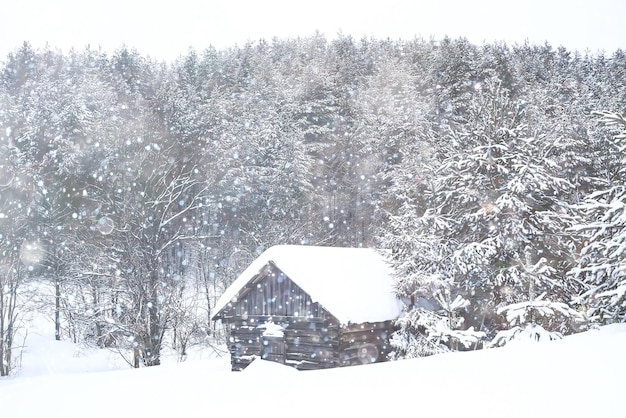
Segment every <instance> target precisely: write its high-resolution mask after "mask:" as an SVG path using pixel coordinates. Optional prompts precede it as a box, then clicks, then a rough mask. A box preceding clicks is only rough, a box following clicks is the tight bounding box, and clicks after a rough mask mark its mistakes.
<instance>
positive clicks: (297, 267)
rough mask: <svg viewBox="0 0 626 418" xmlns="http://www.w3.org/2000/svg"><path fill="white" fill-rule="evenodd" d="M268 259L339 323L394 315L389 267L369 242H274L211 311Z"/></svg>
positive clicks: (234, 297)
mask: <svg viewBox="0 0 626 418" xmlns="http://www.w3.org/2000/svg"><path fill="white" fill-rule="evenodd" d="M270 261H272V262H273V263H274V264H275V265H276V266H277V267H278V268H279V269H280V270H281V271H282V272H283V273H285V274H286V275H287V276H288V277H289V278H290V279H291V280H292V281H293V282H295V283H296V284H297V285H298V286H300V287H301V288H302V290H304V291H305V292H307V293H308V294H309V295H310V296H311V298H312V299H313V302H318V303H320V304H321V305H322V306H323V307H324V308H325V309H326V310H328V312H330V313H331V314H332V315H334V316H335V317H336V318H337V319H338V320H339V321H340V322H341V323H348V322H352V323H361V322H380V321H387V320H391V319H395V318H397V317H398V316H399V315H400V313H401V310H402V304H401V302H400V301H399V300H398V299H397V298H396V297H395V295H394V292H393V274H392V269H391V267H390V266H389V264H388V263H387V261H386V260H385V257H384V255H383V254H382V253H380V252H378V251H376V250H374V249H370V248H342V247H318V246H302V245H279V246H275V247H271V248H269V249H267V250H266V251H265V252H263V253H262V254H261V255H260V256H259V257H258V258H257V259H256V260H254V261H253V262H252V264H250V266H249V267H248V268H247V269H246V270H245V271H244V272H243V273H241V275H240V276H239V277H238V278H237V279H236V280H235V281H234V282H233V284H232V285H230V287H229V288H228V289H226V291H225V292H224V294H223V295H222V297H221V298H220V299H219V300H218V301H217V304H216V306H215V310H214V315H215V314H217V313H218V312H220V311H221V310H222V309H223V308H224V307H226V305H227V304H228V303H231V302H235V301H236V300H237V298H238V297H239V296H240V295H239V292H240V291H241V290H242V289H243V287H244V286H245V285H246V284H247V283H248V282H249V281H250V280H251V279H252V278H253V277H254V276H255V275H256V274H257V273H259V271H260V270H261V269H262V268H263V267H264V266H265V265H266V264H267V263H269V262H270Z"/></svg>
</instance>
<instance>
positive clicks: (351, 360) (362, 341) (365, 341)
mask: <svg viewBox="0 0 626 418" xmlns="http://www.w3.org/2000/svg"><path fill="white" fill-rule="evenodd" d="M393 331H394V325H393V321H385V322H371V323H370V322H366V323H362V324H349V325H343V326H342V327H341V330H340V337H339V353H340V354H339V360H338V363H339V364H338V365H339V366H352V365H357V364H367V363H377V362H381V361H386V360H387V358H388V355H389V353H390V352H391V345H390V344H389V337H390V336H391V334H392V333H393Z"/></svg>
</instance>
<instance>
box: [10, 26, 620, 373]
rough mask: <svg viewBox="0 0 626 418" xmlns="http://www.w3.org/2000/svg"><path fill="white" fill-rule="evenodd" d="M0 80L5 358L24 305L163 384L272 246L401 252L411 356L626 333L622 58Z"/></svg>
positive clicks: (123, 66)
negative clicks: (165, 365)
mask: <svg viewBox="0 0 626 418" xmlns="http://www.w3.org/2000/svg"><path fill="white" fill-rule="evenodd" d="M0 65H1V67H0V318H1V319H2V321H1V322H0V358H2V361H0V365H1V370H2V374H3V375H4V374H8V373H9V371H10V368H11V365H12V364H14V360H15V359H12V358H11V355H12V354H11V353H12V348H13V347H14V346H15V344H16V341H14V338H15V335H16V331H17V329H18V328H19V327H21V326H23V322H21V321H22V318H23V314H24V309H25V306H27V305H28V306H33V304H36V306H38V307H39V308H38V309H41V310H43V311H45V312H48V313H49V315H50V316H51V318H54V322H55V324H56V337H57V339H67V340H71V341H74V342H81V343H88V344H94V345H97V346H100V347H109V348H112V349H117V350H119V351H120V353H122V354H123V353H126V352H130V353H132V355H130V356H129V357H128V361H129V363H130V364H132V365H133V366H137V367H138V366H139V365H148V366H150V365H158V364H159V363H160V354H161V351H162V350H163V349H164V348H165V347H168V348H170V349H173V350H175V351H176V352H178V353H179V354H180V355H181V358H183V357H184V355H185V353H186V350H187V349H188V348H189V347H190V346H192V345H194V344H209V343H210V341H213V340H212V337H215V336H217V335H219V329H215V326H214V324H212V323H211V320H210V311H211V308H212V306H213V304H214V303H215V300H216V298H218V297H219V296H220V295H221V294H222V292H223V291H224V289H225V288H226V287H227V286H228V285H229V284H230V283H231V282H232V281H233V280H234V279H235V278H236V276H237V275H238V274H239V273H240V272H241V271H242V269H243V268H245V267H246V266H247V265H248V264H249V263H250V261H252V260H253V259H254V258H255V257H256V256H257V255H258V254H260V253H261V252H262V251H263V250H265V249H267V248H268V247H270V246H272V245H276V244H303V245H329V246H351V247H361V246H362V247H375V248H381V249H388V250H390V251H391V254H392V258H393V264H394V268H395V270H396V271H397V283H396V291H397V294H398V296H400V297H402V298H404V299H405V300H406V301H407V309H406V313H405V315H404V316H403V317H402V318H400V320H399V321H398V324H397V326H398V331H397V332H396V334H395V335H394V339H393V344H394V346H395V356H396V357H397V358H401V357H416V356H423V355H428V354H433V353H437V352H441V351H447V350H463V349H475V348H483V347H487V346H498V345H503V344H506V342H507V341H509V340H511V339H514V338H535V339H554V338H559V337H560V336H562V335H566V334H570V333H574V332H578V331H581V330H584V329H588V328H589V327H592V326H594V325H595V324H604V323H611V322H623V321H624V320H626V297H625V295H626V261H625V257H626V255H625V254H626V232H625V225H626V210H625V208H626V181H625V179H626V169H625V168H624V167H625V164H624V162H625V161H626V158H625V157H624V152H625V141H626V120H625V119H624V112H626V52H624V51H622V50H618V51H617V52H615V53H613V54H611V55H606V54H602V53H597V54H590V53H580V52H576V51H568V50H566V49H564V48H556V47H553V46H551V45H549V44H543V45H535V44H528V43H527V44H523V45H506V44H503V43H490V44H483V45H476V44H472V43H470V42H468V41H467V40H465V39H462V38H461V39H449V38H445V39H442V40H438V41H435V40H423V39H415V40H412V41H391V40H379V39H361V40H356V39H353V38H351V37H346V36H340V37H339V38H338V39H336V40H332V41H330V40H327V39H325V38H324V37H323V36H321V35H317V36H312V37H309V38H301V39H275V40H272V41H271V42H268V41H258V42H254V43H249V44H246V45H242V46H235V47H232V48H228V49H221V50H217V49H215V48H211V47H208V48H207V49H205V50H204V51H193V50H190V51H188V52H187V53H186V54H185V55H181V57H180V58H179V59H178V60H176V61H175V62H171V63H165V62H158V61H155V60H153V59H151V58H150V57H148V56H144V55H142V54H141V53H140V52H138V51H136V50H133V49H130V48H126V47H122V48H120V49H119V50H117V51H115V52H114V53H112V54H107V53H104V52H102V51H100V50H97V49H91V48H87V49H84V50H82V51H76V50H72V51H70V52H67V53H62V52H59V51H56V50H52V49H46V50H35V49H33V48H32V47H31V46H30V45H29V44H28V43H25V44H24V45H23V46H22V47H20V48H18V49H16V50H15V51H14V52H13V53H11V54H9V55H8V56H7V57H5V58H4V59H3V61H2V62H1V64H0Z"/></svg>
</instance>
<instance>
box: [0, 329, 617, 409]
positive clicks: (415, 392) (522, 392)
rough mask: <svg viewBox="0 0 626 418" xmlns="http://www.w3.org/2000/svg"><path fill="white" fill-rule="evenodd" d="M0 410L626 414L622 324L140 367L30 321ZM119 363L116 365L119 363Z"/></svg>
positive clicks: (3, 386)
mask: <svg viewBox="0 0 626 418" xmlns="http://www.w3.org/2000/svg"><path fill="white" fill-rule="evenodd" d="M27 343H28V347H29V349H28V351H27V352H25V353H24V355H23V359H22V363H23V367H22V368H21V369H20V371H19V373H18V374H17V375H16V376H13V377H10V378H0V417H13V418H17V417H20V418H27V417H38V418H39V417H46V418H54V417H64V418H70V417H76V418H79V417H80V418H90V417H107V418H110V417H112V416H113V417H168V418H171V417H206V416H209V415H211V414H215V413H223V414H229V415H230V416H235V417H238V416H258V417H265V416H273V415H276V414H278V415H280V416H288V417H292V416H298V417H299V416H304V417H307V416H327V417H336V416H346V417H373V416H390V417H395V416H401V415H402V416H411V417H412V416H439V417H449V416H450V417H452V416H454V417H593V418H597V417H617V416H623V414H624V413H625V412H624V411H625V410H626V407H625V406H624V404H623V394H624V386H623V379H624V376H626V324H619V325H612V326H608V327H603V328H601V329H600V330H595V331H589V332H587V333H584V334H578V335H575V336H571V337H567V338H565V339H564V340H561V341H554V342H548V343H541V344H537V343H535V344H523V345H520V344H518V345H516V346H508V347H505V348H497V349H491V350H483V351H476V352H466V353H452V354H446V355H439V356H433V357H429V358H423V359H418V360H407V361H398V362H390V363H383V364H373V365H367V366H359V367H350V368H342V369H333V370H321V371H312V372H298V371H296V370H294V369H291V368H288V367H284V366H280V365H277V364H274V363H268V362H265V361H261V360H257V361H255V362H254V363H252V364H251V365H250V366H249V367H248V369H246V370H245V371H243V372H240V373H233V372H230V371H229V363H228V358H226V357H223V358H221V359H204V360H192V361H187V362H185V363H173V362H170V363H169V364H166V365H163V366H159V367H154V368H145V369H139V370H131V369H123V370H119V369H120V368H121V367H124V365H123V363H120V362H119V360H116V357H115V356H113V355H112V354H111V353H109V352H107V351H99V352H93V351H89V350H85V349H79V348H77V347H76V346H74V345H72V344H70V343H66V342H55V341H52V337H51V336H50V335H45V334H40V335H37V334H36V333H34V332H32V333H31V334H30V336H29V339H28V340H27ZM115 369H117V370H115Z"/></svg>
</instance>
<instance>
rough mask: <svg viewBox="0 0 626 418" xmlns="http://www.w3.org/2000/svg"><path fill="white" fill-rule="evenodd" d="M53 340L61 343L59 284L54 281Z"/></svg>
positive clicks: (57, 280) (57, 279) (57, 281)
mask: <svg viewBox="0 0 626 418" xmlns="http://www.w3.org/2000/svg"><path fill="white" fill-rule="evenodd" d="M54 339H55V340H57V341H61V283H60V281H59V278H58V277H57V278H56V279H55V280H54Z"/></svg>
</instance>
